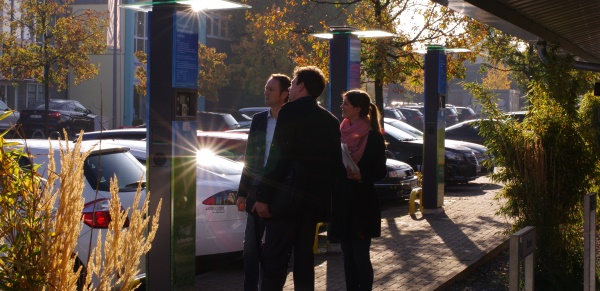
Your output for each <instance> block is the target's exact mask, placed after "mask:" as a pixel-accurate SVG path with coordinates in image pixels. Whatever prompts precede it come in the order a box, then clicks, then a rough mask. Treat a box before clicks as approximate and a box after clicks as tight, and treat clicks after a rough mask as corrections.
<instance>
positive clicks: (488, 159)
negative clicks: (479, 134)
mask: <svg viewBox="0 0 600 291" xmlns="http://www.w3.org/2000/svg"><path fill="white" fill-rule="evenodd" d="M383 122H384V123H385V124H389V125H391V126H394V127H396V128H398V129H400V130H402V131H404V132H406V133H408V134H410V135H412V136H413V137H415V138H418V139H422V138H423V132H422V131H420V130H418V129H416V128H414V127H412V126H410V125H408V124H407V123H404V122H402V121H398V120H395V119H389V118H384V119H383ZM444 142H445V143H446V144H454V145H459V146H463V147H466V148H469V149H471V150H472V151H473V154H475V158H477V162H478V164H479V166H480V167H481V170H480V171H478V175H479V176H485V175H488V174H491V173H493V172H494V162H493V156H491V155H490V153H489V152H488V148H487V147H485V146H483V145H480V144H476V143H471V142H465V141H459V140H453V139H445V140H444Z"/></svg>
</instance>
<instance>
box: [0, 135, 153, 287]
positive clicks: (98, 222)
mask: <svg viewBox="0 0 600 291" xmlns="http://www.w3.org/2000/svg"><path fill="white" fill-rule="evenodd" d="M9 142H11V143H12V142H14V143H16V144H18V145H16V146H15V147H19V148H23V150H24V152H25V153H26V155H22V156H21V158H20V160H19V164H20V165H21V166H24V167H26V166H29V165H32V164H36V165H39V168H37V172H38V173H40V174H41V175H42V178H44V179H47V178H48V176H47V175H48V172H49V170H48V162H49V159H48V153H49V149H50V144H52V149H53V151H54V153H53V154H54V156H55V158H57V159H58V157H60V146H59V144H58V141H55V140H51V141H48V140H35V139H29V140H27V141H24V140H22V139H14V140H10V139H9V140H7V144H8V143H9ZM65 144H66V146H67V147H69V148H70V149H71V150H73V146H74V143H72V142H70V141H66V142H64V141H63V145H65ZM90 149H91V150H92V152H91V154H90V155H89V156H88V157H87V158H86V159H85V161H84V163H83V175H84V176H85V179H84V185H83V190H82V195H83V198H84V200H85V202H84V203H85V204H84V208H83V212H82V230H81V235H80V236H79V239H78V241H77V246H76V249H75V251H76V252H77V261H78V263H81V264H82V266H84V268H85V266H87V262H88V255H89V252H88V251H89V249H90V246H91V247H92V248H94V247H95V246H96V243H97V242H98V236H100V241H101V242H103V241H105V238H106V228H107V227H108V224H109V222H110V215H109V213H108V203H109V199H111V197H112V196H111V193H110V191H109V189H110V188H109V186H110V179H111V178H113V176H115V175H116V177H117V179H118V185H119V199H120V200H121V203H122V205H123V209H128V208H129V209H131V208H132V207H139V208H141V207H142V203H143V201H144V200H145V199H146V192H145V189H144V190H142V193H141V194H142V195H141V200H140V201H141V202H140V204H139V205H137V206H135V205H133V202H134V201H133V199H134V196H135V195H134V194H135V192H136V190H137V187H138V182H139V180H140V178H142V177H144V175H145V167H144V166H143V165H142V164H140V163H139V162H138V161H137V160H136V158H135V157H134V156H133V155H132V154H131V153H130V152H129V149H128V148H127V147H123V146H115V145H108V144H102V145H98V144H97V142H93V141H84V142H82V148H81V151H82V152H86V151H88V150H90ZM56 171H57V172H59V173H60V171H61V165H60V163H59V162H58V161H57V162H56ZM59 183H60V181H58V180H56V181H55V185H54V188H55V189H58V187H59V186H60V185H59ZM142 186H145V183H142ZM123 211H124V210H123ZM93 217H96V219H94V218H93ZM125 227H127V226H125ZM145 266H146V263H145V256H142V257H141V263H140V265H139V267H140V269H141V270H145ZM143 277H145V271H142V273H141V274H138V276H137V278H138V279H140V278H143Z"/></svg>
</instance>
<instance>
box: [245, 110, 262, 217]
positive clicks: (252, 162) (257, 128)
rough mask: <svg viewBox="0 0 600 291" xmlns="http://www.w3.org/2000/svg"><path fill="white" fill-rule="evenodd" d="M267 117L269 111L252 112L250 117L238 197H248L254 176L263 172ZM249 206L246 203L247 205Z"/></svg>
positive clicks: (258, 175)
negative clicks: (250, 121)
mask: <svg viewBox="0 0 600 291" xmlns="http://www.w3.org/2000/svg"><path fill="white" fill-rule="evenodd" d="M268 117H269V111H264V112H260V113H257V114H254V116H253V117H252V123H251V124H250V132H249V133H248V143H247V144H246V154H245V158H244V170H243V172H242V177H241V179H240V186H239V189H238V196H240V197H248V191H249V190H250V188H251V187H252V186H253V183H254V181H255V178H257V177H260V176H261V175H262V174H263V171H264V165H263V164H264V157H265V142H266V136H267V121H268ZM251 206H252V205H247V207H251ZM250 209H252V208H250ZM246 210H249V209H246Z"/></svg>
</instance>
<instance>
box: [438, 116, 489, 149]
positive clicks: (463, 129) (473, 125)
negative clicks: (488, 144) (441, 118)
mask: <svg viewBox="0 0 600 291" xmlns="http://www.w3.org/2000/svg"><path fill="white" fill-rule="evenodd" d="M481 120H482V119H471V120H467V121H463V122H460V123H458V124H455V125H452V126H449V127H446V138H450V139H454V140H462V141H466V142H472V143H477V144H483V143H484V139H483V137H482V136H481V135H479V122H480V121H481Z"/></svg>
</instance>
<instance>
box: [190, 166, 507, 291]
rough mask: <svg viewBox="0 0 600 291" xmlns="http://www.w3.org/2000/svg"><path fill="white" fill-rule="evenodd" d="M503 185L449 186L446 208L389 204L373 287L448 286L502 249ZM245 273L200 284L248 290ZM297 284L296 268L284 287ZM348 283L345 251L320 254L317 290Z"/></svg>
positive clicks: (212, 276) (225, 273) (217, 274)
mask: <svg viewBox="0 0 600 291" xmlns="http://www.w3.org/2000/svg"><path fill="white" fill-rule="evenodd" d="M499 189H501V186H500V185H496V184H490V182H489V180H488V179H487V178H485V177H482V178H479V179H477V180H475V181H473V182H471V183H469V184H468V185H458V186H448V187H446V190H445V199H444V210H445V211H444V213H440V214H428V215H425V216H423V215H422V214H421V213H420V212H417V214H416V216H415V217H411V216H410V215H409V213H408V204H407V203H405V202H404V203H397V204H394V205H383V208H384V210H383V211H382V236H381V237H380V238H377V239H374V240H373V242H372V247H371V260H372V262H373V269H374V270H375V282H374V286H373V290H442V289H444V288H445V287H447V286H448V285H450V283H452V282H453V281H454V280H456V279H457V278H459V277H461V275H464V274H465V273H466V271H468V270H471V269H473V268H476V267H477V265H478V264H481V263H482V262H483V261H484V260H485V258H488V257H489V256H490V254H493V253H495V252H497V251H499V250H500V249H501V248H502V247H503V246H505V245H503V243H504V242H505V241H507V239H508V236H506V235H502V234H501V232H502V231H503V230H505V229H506V227H507V223H506V222H505V220H504V219H503V218H502V217H500V216H497V215H495V212H496V210H497V209H498V204H497V202H496V201H495V200H494V199H493V198H494V195H495V194H496V193H497V191H498V190H499ZM392 204H393V203H392ZM243 276H244V275H243V271H242V269H241V268H240V267H231V268H226V269H220V270H217V271H211V272H207V273H204V274H201V275H198V276H197V277H196V289H197V290H236V291H237V290H243V288H242V286H243V283H242V281H243ZM293 289H294V284H293V279H292V273H290V274H289V275H288V279H287V282H286V285H285V288H284V290H293ZM345 289H346V288H345V282H344V268H343V263H342V254H341V253H338V252H327V253H324V254H318V255H315V290H345Z"/></svg>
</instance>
